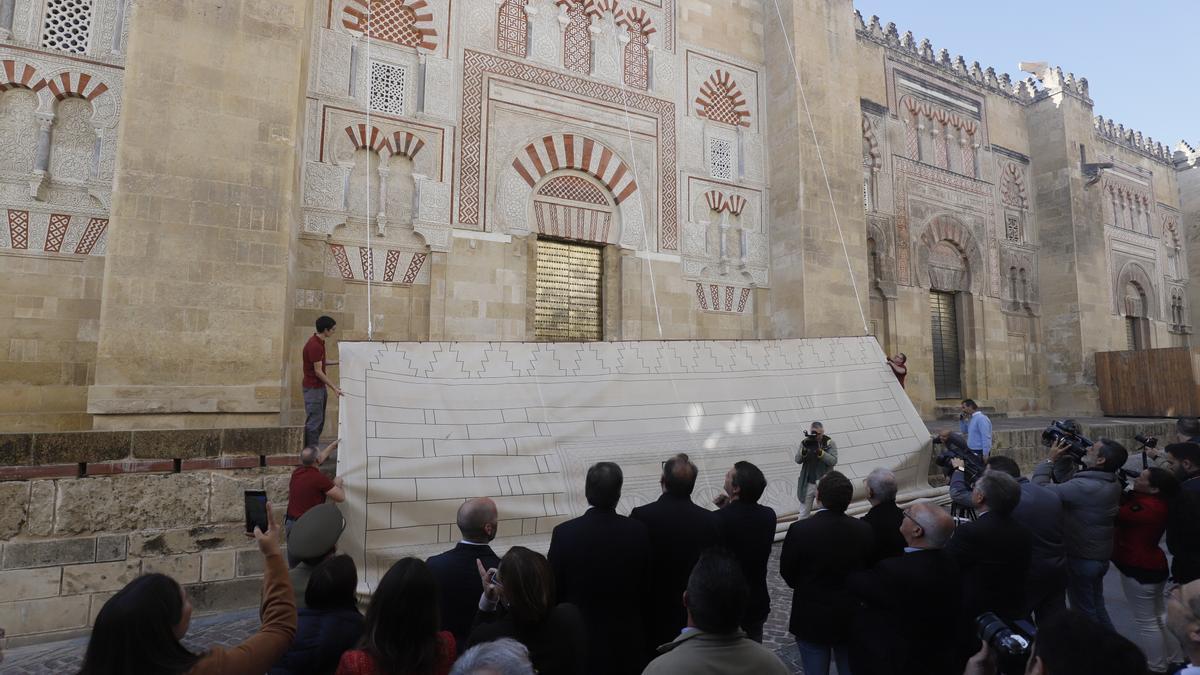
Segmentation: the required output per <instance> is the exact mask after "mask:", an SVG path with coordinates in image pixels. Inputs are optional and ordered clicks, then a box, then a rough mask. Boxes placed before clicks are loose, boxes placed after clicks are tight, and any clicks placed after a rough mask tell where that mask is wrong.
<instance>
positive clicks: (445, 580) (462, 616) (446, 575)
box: [425, 541, 500, 654]
mask: <svg viewBox="0 0 1200 675" xmlns="http://www.w3.org/2000/svg"><path fill="white" fill-rule="evenodd" d="M476 558H478V559H479V560H482V561H483V566H484V568H486V569H490V568H492V567H497V566H499V565H500V559H499V558H497V557H496V554H495V553H494V552H492V547H491V546H488V545H487V544H467V543H464V542H461V541H460V542H458V546H455V547H454V548H452V549H450V550H449V551H446V552H445V553H439V554H437V555H435V556H433V557H431V558H430V559H429V560H427V561H425V562H426V564H427V565H429V571H430V572H432V573H433V578H434V580H436V581H437V586H438V608H439V609H440V610H441V616H442V630H448V631H450V632H451V633H453V634H454V642H455V644H456V646H457V647H458V653H459V654H461V653H462V652H463V650H464V649H466V647H465V646H464V645H466V643H467V636H468V635H470V634H471V623H472V622H474V621H475V612H477V611H479V596H480V595H482V594H483V584H482V583H481V582H480V581H479V568H478V567H477V566H476V565H475V559H476Z"/></svg>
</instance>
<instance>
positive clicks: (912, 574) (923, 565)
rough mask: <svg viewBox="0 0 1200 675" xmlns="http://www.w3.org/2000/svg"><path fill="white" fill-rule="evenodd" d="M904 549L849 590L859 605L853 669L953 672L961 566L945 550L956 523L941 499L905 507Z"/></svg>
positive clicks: (905, 674) (891, 674)
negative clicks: (942, 504) (937, 503)
mask: <svg viewBox="0 0 1200 675" xmlns="http://www.w3.org/2000/svg"><path fill="white" fill-rule="evenodd" d="M902 513H903V517H902V520H901V522H900V534H901V535H903V536H904V542H905V548H904V551H905V552H904V554H903V555H901V556H898V557H894V558H884V559H883V560H880V561H879V563H878V564H876V565H875V567H873V568H872V569H869V570H865V571H863V572H858V573H855V574H852V575H851V576H850V578H849V579H848V580H847V587H848V588H849V589H850V592H851V593H852V594H853V595H854V596H855V597H856V598H857V599H858V601H859V603H860V605H861V609H860V610H859V614H858V616H857V617H856V618H855V625H854V630H853V631H852V636H853V637H852V638H851V639H852V643H851V645H850V668H851V670H852V671H853V672H856V673H879V674H880V675H910V674H911V675H917V674H918V673H919V674H921V675H925V674H929V675H943V674H948V673H953V674H954V675H958V673H960V672H962V664H961V663H959V664H957V665H958V669H957V671H956V670H955V646H956V644H955V640H954V639H953V638H952V637H951V636H953V635H955V631H957V630H958V626H957V619H958V616H959V613H960V612H959V604H960V600H961V598H960V595H959V587H960V586H961V582H960V576H959V571H958V565H957V564H956V563H955V562H954V559H953V558H952V557H951V556H950V555H949V554H948V553H947V552H946V551H945V550H943V549H944V547H945V545H946V542H948V541H949V540H950V535H952V534H953V533H954V520H953V519H951V518H950V514H949V513H947V512H946V510H945V509H943V508H941V507H939V506H937V505H936V504H932V503H926V502H917V503H915V504H913V505H912V506H909V507H908V508H907V509H905V510H904V511H903V512H902Z"/></svg>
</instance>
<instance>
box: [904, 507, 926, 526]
mask: <svg viewBox="0 0 1200 675" xmlns="http://www.w3.org/2000/svg"><path fill="white" fill-rule="evenodd" d="M900 513H902V514H904V517H905V518H908V519H909V520H911V521H913V525H916V526H917V527H919V528H921V530H922V531H924V530H925V526H924V525H922V524H921V521H919V520H917V519H916V518H913V517H912V514H911V513H909V512H908V509H904V510H903V511H901V512H900Z"/></svg>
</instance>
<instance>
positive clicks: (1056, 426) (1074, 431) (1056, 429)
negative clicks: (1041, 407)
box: [1042, 420, 1093, 464]
mask: <svg viewBox="0 0 1200 675" xmlns="http://www.w3.org/2000/svg"><path fill="white" fill-rule="evenodd" d="M1055 443H1062V444H1063V445H1066V446H1067V454H1068V455H1070V456H1071V457H1072V458H1074V459H1075V463H1076V464H1083V456H1084V455H1086V454H1087V451H1088V448H1090V447H1092V445H1093V444H1092V441H1091V440H1089V439H1088V438H1087V437H1085V436H1084V435H1083V434H1081V433H1079V424H1077V423H1076V422H1075V420H1055V421H1053V422H1051V423H1050V426H1048V427H1046V429H1045V430H1044V431H1042V445H1044V446H1046V447H1047V448H1048V447H1050V446H1052V445H1054V444H1055Z"/></svg>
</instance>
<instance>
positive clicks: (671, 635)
mask: <svg viewBox="0 0 1200 675" xmlns="http://www.w3.org/2000/svg"><path fill="white" fill-rule="evenodd" d="M629 517H630V518H633V519H634V520H636V521H638V522H640V523H642V524H643V525H645V526H646V533H647V534H648V535H650V559H651V566H650V570H651V572H650V608H649V609H650V613H649V615H648V616H647V617H646V620H647V625H646V631H647V634H648V638H649V640H650V643H649V644H647V649H648V650H649V651H648V658H653V656H654V651H653V650H654V648H655V647H656V646H657V645H660V644H664V643H666V642H670V641H671V640H674V639H675V638H677V637H679V631H681V630H683V627H684V626H686V625H687V610H686V609H684V607H683V592H684V591H685V590H687V582H688V577H689V576H690V575H691V574H692V568H693V567H695V566H696V560H698V559H699V558H700V552H701V551H703V550H705V549H707V548H711V547H713V546H716V544H717V541H718V536H717V519H716V517H715V516H714V515H713V513H712V511H709V510H708V509H706V508H703V507H701V506H697V505H696V504H694V503H693V502H692V498H691V496H690V495H672V494H669V493H666V492H664V493H663V494H662V495H661V496H659V498H658V500H657V501H655V502H652V503H650V504H646V505H644V506H639V507H637V508H636V509H634V510H633V511H632V512H631V513H630V514H629Z"/></svg>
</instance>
